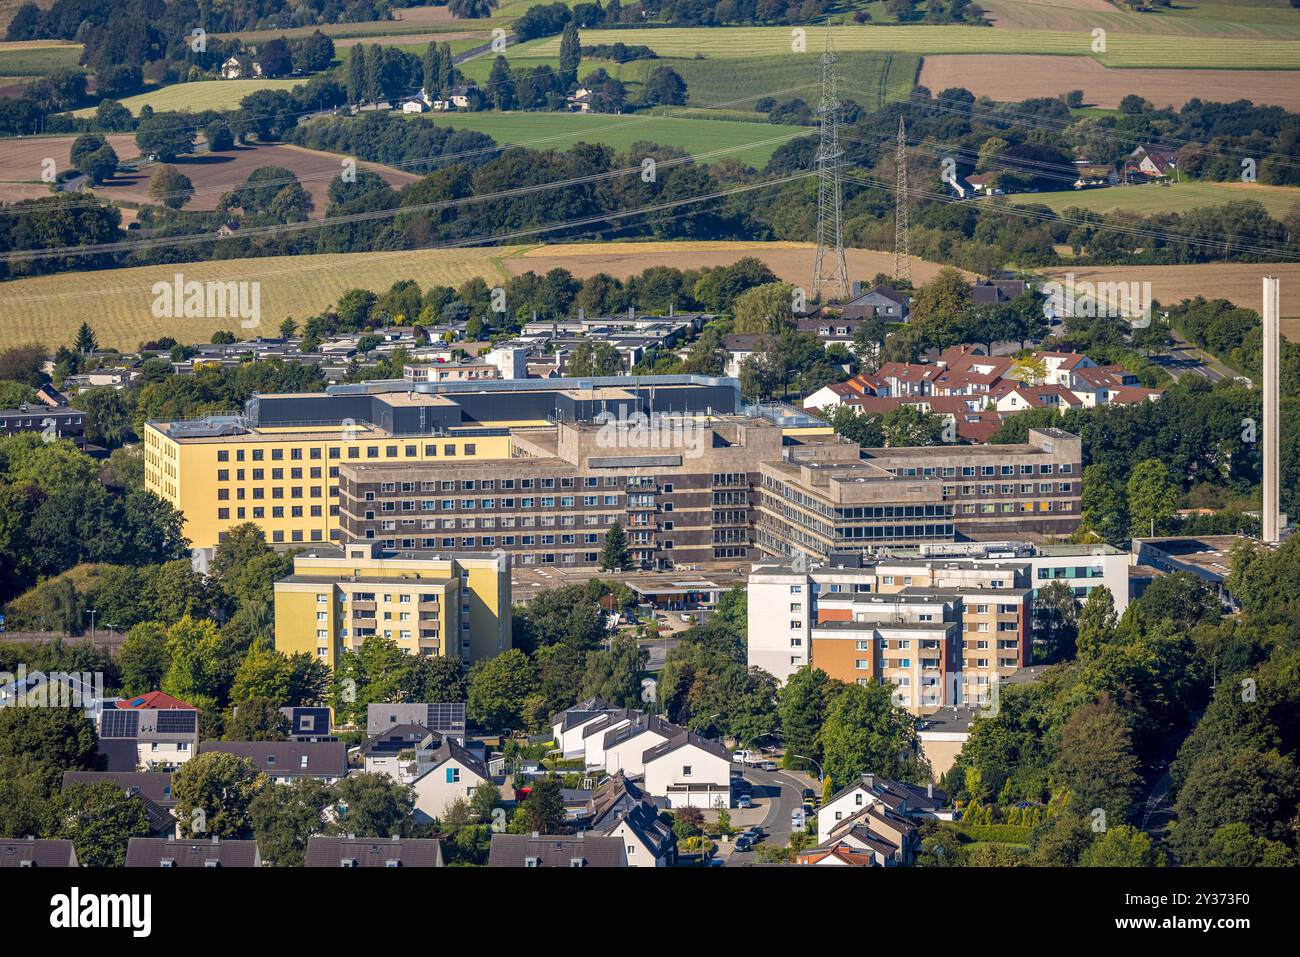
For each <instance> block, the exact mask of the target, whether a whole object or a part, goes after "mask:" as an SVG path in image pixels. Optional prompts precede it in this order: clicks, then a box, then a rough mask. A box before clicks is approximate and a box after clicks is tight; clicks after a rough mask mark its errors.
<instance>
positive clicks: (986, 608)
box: [748, 542, 1131, 715]
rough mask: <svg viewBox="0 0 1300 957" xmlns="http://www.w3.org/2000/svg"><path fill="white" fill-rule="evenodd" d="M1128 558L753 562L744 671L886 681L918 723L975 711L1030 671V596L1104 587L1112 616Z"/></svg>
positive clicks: (1051, 553)
mask: <svg viewBox="0 0 1300 957" xmlns="http://www.w3.org/2000/svg"><path fill="white" fill-rule="evenodd" d="M1130 560H1131V559H1130V556H1129V555H1127V554H1126V553H1124V552H1121V551H1119V550H1118V549H1116V548H1112V547H1111V546H1109V545H1034V544H1030V543H1027V542H959V543H950V544H933V545H924V546H921V547H920V548H917V549H898V550H893V551H890V552H889V553H887V554H884V555H881V556H878V557H877V558H876V559H874V560H873V561H869V562H863V561H861V560H859V559H858V558H857V557H856V556H840V557H839V559H838V560H837V561H836V562H825V563H822V562H812V563H808V562H807V560H806V559H804V558H799V559H794V560H783V561H780V562H771V563H765V564H759V565H755V566H754V568H753V570H752V572H751V574H750V577H749V584H748V593H749V663H750V664H751V665H755V666H757V667H759V668H762V669H763V670H764V671H767V672H769V673H771V674H773V675H775V676H776V677H777V679H778V680H780V681H785V680H786V679H787V678H788V677H789V676H790V674H791V673H793V672H794V671H795V670H796V669H798V668H800V667H802V666H803V665H807V664H812V665H814V666H815V667H817V668H820V669H822V670H823V671H825V672H826V673H827V674H829V675H830V676H831V677H833V678H838V679H840V680H842V681H855V682H869V681H887V682H889V683H891V684H893V685H894V686H895V688H896V689H897V692H898V699H899V702H900V703H901V704H904V705H905V706H907V707H910V708H912V709H913V710H916V711H917V712H918V713H924V714H926V715H930V714H932V713H934V712H935V711H936V710H938V709H941V708H945V707H951V706H954V705H960V704H972V703H976V702H980V701H983V700H985V699H986V698H987V697H988V692H989V689H990V688H991V686H992V682H993V681H995V680H998V681H1000V680H1003V679H1006V678H1008V677H1010V676H1011V675H1014V674H1015V673H1016V672H1017V671H1019V670H1020V669H1022V668H1024V667H1026V666H1027V665H1028V664H1029V663H1030V661H1031V659H1032V648H1031V643H1032V638H1033V634H1032V613H1033V601H1034V599H1035V598H1036V597H1037V595H1038V590H1039V589H1040V588H1042V587H1043V586H1045V585H1047V584H1048V583H1049V582H1052V581H1059V582H1063V583H1065V584H1066V585H1067V586H1069V587H1070V589H1071V590H1072V591H1073V592H1074V595H1075V597H1076V598H1078V599H1079V600H1081V601H1082V600H1084V599H1086V598H1087V596H1088V594H1089V592H1091V591H1092V590H1093V589H1095V588H1101V587H1104V588H1107V589H1108V590H1109V591H1110V593H1111V595H1112V596H1113V598H1114V602H1115V608H1116V611H1117V612H1119V613H1120V614H1122V613H1123V611H1124V609H1125V608H1127V607H1128V601H1129V590H1128V568H1129V563H1130Z"/></svg>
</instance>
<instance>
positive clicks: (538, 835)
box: [533, 831, 541, 837]
mask: <svg viewBox="0 0 1300 957" xmlns="http://www.w3.org/2000/svg"><path fill="white" fill-rule="evenodd" d="M533 837H541V835H540V834H538V833H537V832H536V831H533Z"/></svg>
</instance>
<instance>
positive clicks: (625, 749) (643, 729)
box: [600, 711, 682, 777]
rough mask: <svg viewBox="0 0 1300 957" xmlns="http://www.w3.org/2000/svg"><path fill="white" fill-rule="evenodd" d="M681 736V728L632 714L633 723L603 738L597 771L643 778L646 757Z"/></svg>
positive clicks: (647, 715)
mask: <svg viewBox="0 0 1300 957" xmlns="http://www.w3.org/2000/svg"><path fill="white" fill-rule="evenodd" d="M681 733H682V729H681V728H679V727H677V725H675V724H672V723H671V722H668V721H665V720H664V719H663V718H660V717H658V716H656V715H653V714H643V713H642V712H640V711H638V712H635V717H634V718H633V719H632V720H630V721H627V722H624V723H622V724H620V725H619V726H618V727H616V728H611V729H609V730H608V731H606V732H605V733H604V735H603V736H602V741H601V750H602V754H601V763H600V767H602V768H603V769H604V770H605V773H606V774H615V773H623V774H627V775H630V776H632V777H637V776H639V775H642V774H644V773H645V763H644V759H645V753H646V752H647V751H649V750H651V749H652V748H655V747H657V746H658V745H660V744H663V743H664V742H665V741H669V740H671V739H672V738H674V737H676V736H678V735H680V734H681Z"/></svg>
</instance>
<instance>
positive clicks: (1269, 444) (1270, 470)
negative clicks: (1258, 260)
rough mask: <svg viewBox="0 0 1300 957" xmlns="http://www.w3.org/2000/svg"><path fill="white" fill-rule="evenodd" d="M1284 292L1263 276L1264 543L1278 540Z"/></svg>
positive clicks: (1280, 507) (1275, 280)
mask: <svg viewBox="0 0 1300 957" xmlns="http://www.w3.org/2000/svg"><path fill="white" fill-rule="evenodd" d="M1280 316H1281V293H1280V285H1279V283H1278V281H1277V279H1276V277H1273V276H1265V277H1264V436H1263V438H1264V501H1263V509H1262V522H1263V528H1262V531H1263V535H1262V537H1263V540H1264V541H1265V542H1268V543H1270V544H1276V543H1277V541H1278V537H1279V536H1278V517H1279V515H1280V513H1281V510H1282V506H1281V500H1280V498H1279V485H1280V476H1279V472H1280V462H1279V455H1278V448H1279V442H1278V437H1279V430H1280V429H1281V426H1282V422H1281V419H1280V418H1279V416H1278V392H1279V385H1278V355H1279V353H1280V352H1281V331H1280V321H1279V320H1280Z"/></svg>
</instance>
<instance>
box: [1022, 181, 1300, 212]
mask: <svg viewBox="0 0 1300 957" xmlns="http://www.w3.org/2000/svg"><path fill="white" fill-rule="evenodd" d="M1008 199H1010V200H1011V202H1013V203H1015V204H1017V205H1021V206H1023V205H1026V204H1029V203H1041V204H1043V205H1045V206H1049V207H1051V208H1052V209H1053V210H1055V211H1057V212H1060V211H1061V210H1064V209H1069V208H1070V207H1076V208H1078V209H1086V210H1089V211H1090V212H1109V211H1111V210H1114V209H1128V210H1132V211H1133V212H1137V213H1148V214H1149V213H1181V212H1185V211H1187V210H1189V209H1195V208H1197V207H1198V206H1222V205H1224V204H1226V203H1239V202H1243V201H1245V200H1254V201H1255V202H1258V203H1262V204H1263V206H1264V208H1265V209H1267V210H1268V211H1269V213H1270V214H1272V215H1273V216H1274V217H1280V216H1283V215H1284V214H1285V213H1286V212H1287V211H1288V210H1290V209H1291V208H1292V207H1293V206H1297V205H1300V187H1296V186H1265V185H1263V184H1260V183H1254V184H1246V183H1174V184H1173V185H1171V186H1156V185H1154V184H1147V185H1143V186H1109V187H1105V188H1102V189H1083V190H1074V189H1071V190H1063V191H1061V192H1053V193H1018V194H1016V195H1013V196H1010V197H1008Z"/></svg>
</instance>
